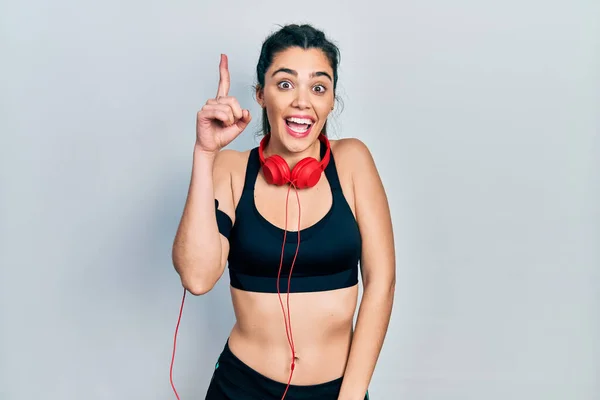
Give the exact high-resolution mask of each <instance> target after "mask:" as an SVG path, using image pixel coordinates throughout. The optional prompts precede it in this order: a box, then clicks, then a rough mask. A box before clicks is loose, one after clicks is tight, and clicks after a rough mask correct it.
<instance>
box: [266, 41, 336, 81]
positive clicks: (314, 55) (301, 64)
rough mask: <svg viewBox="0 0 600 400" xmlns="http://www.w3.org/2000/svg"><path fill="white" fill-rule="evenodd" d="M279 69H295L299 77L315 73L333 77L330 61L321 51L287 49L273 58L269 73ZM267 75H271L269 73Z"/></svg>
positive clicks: (296, 48) (297, 48) (298, 48)
mask: <svg viewBox="0 0 600 400" xmlns="http://www.w3.org/2000/svg"><path fill="white" fill-rule="evenodd" d="M279 68H289V69H293V70H295V71H297V72H298V74H299V75H309V74H311V73H313V72H315V71H323V72H328V73H329V74H330V75H332V76H333V70H332V69H331V65H330V63H329V59H328V58H327V56H326V55H325V53H324V52H323V51H322V50H320V49H302V48H300V47H291V48H289V49H286V50H284V51H282V52H280V53H278V54H277V55H276V56H275V57H274V58H273V62H272V63H271V66H270V67H269V69H268V71H269V72H270V71H276V70H278V69H279ZM267 75H270V74H269V73H267Z"/></svg>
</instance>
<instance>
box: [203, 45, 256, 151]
mask: <svg viewBox="0 0 600 400" xmlns="http://www.w3.org/2000/svg"><path fill="white" fill-rule="evenodd" d="M229 84H230V77H229V69H228V60H227V56H226V55H225V54H221V62H220V63H219V88H218V90H217V97H216V98H214V99H209V100H208V101H207V102H206V104H205V105H204V106H203V107H202V109H201V110H200V111H199V112H198V115H197V118H196V145H197V146H198V147H199V149H200V150H202V151H204V152H206V153H218V152H219V151H220V150H221V149H222V148H223V147H225V146H227V145H228V144H229V143H231V142H232V141H233V139H235V138H236V137H238V136H239V135H240V134H241V133H242V132H243V131H244V129H246V127H247V126H248V124H249V123H250V120H251V119H252V117H251V116H250V111H249V110H243V109H242V108H241V107H240V104H239V103H238V101H237V100H236V98H235V97H231V96H229Z"/></svg>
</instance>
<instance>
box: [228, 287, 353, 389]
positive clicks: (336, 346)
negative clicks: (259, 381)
mask: <svg viewBox="0 0 600 400" xmlns="http://www.w3.org/2000/svg"><path fill="white" fill-rule="evenodd" d="M282 292H283V293H281V303H280V300H279V297H278V295H277V293H275V294H272V293H256V292H246V291H242V290H239V289H236V288H231V296H232V302H233V309H234V312H235V316H236V323H235V325H234V327H233V329H232V331H231V334H230V337H229V347H230V349H231V351H232V353H233V354H235V355H236V356H237V357H238V358H239V359H240V360H241V361H242V362H244V363H245V364H247V365H248V366H249V367H251V368H252V369H254V370H255V371H257V372H259V373H261V374H262V375H264V376H266V377H268V378H270V379H273V380H275V381H278V382H282V383H287V381H288V379H289V375H290V365H291V361H292V352H291V349H290V345H289V343H288V336H287V334H286V329H285V323H284V317H283V313H282V306H281V304H282V303H283V309H284V310H285V311H286V314H287V293H286V292H285V289H282ZM357 299H358V285H355V286H353V287H350V288H344V289H337V290H331V291H325V292H309V293H290V295H289V307H290V314H291V326H292V335H293V341H294V347H295V350H296V357H297V360H296V366H295V369H294V375H293V378H292V382H291V383H292V384H295V385H315V384H320V383H324V382H328V381H331V380H334V379H337V378H339V377H341V376H343V375H344V370H345V367H346V361H347V359H348V353H349V351H350V345H351V342H352V326H353V320H354V313H355V311H356V305H357Z"/></svg>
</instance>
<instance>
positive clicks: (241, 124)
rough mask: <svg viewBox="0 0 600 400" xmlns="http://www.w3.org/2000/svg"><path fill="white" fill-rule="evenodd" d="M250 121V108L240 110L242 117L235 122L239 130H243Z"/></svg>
mask: <svg viewBox="0 0 600 400" xmlns="http://www.w3.org/2000/svg"><path fill="white" fill-rule="evenodd" d="M250 121H252V116H251V115H250V110H242V118H240V119H239V120H238V121H237V122H236V123H235V124H236V125H237V126H238V128H239V129H240V131H243V130H244V129H246V127H247V126H248V124H249V123H250Z"/></svg>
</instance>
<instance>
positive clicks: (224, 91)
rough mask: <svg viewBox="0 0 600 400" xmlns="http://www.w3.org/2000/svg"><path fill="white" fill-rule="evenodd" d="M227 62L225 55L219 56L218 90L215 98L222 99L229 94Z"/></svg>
mask: <svg viewBox="0 0 600 400" xmlns="http://www.w3.org/2000/svg"><path fill="white" fill-rule="evenodd" d="M229 82H230V78H229V61H228V60H227V56H226V55H225V54H221V62H220V63H219V88H218V89H217V97H224V96H227V95H228V94H229Z"/></svg>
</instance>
